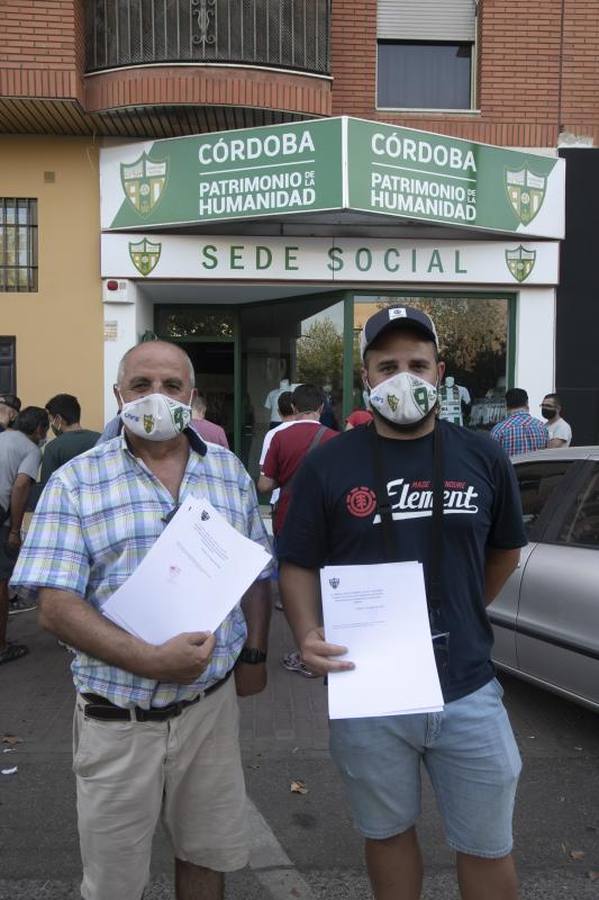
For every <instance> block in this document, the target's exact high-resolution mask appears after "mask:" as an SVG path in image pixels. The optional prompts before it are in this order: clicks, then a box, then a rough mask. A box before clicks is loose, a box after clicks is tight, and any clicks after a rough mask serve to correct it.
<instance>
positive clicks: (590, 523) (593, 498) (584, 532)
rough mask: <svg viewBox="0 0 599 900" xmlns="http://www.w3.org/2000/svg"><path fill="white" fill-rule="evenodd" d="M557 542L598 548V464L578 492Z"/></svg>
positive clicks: (591, 470)
mask: <svg viewBox="0 0 599 900" xmlns="http://www.w3.org/2000/svg"><path fill="white" fill-rule="evenodd" d="M558 540H559V542H560V543H561V544H578V545H579V546H582V547H599V463H595V464H594V465H593V467H592V468H591V469H590V471H589V477H588V478H587V479H585V482H584V484H583V485H582V487H581V489H580V490H579V491H578V493H577V496H576V502H575V503H573V504H572V506H571V508H570V509H569V510H568V514H567V515H566V518H565V519H564V524H563V526H562V529H561V531H560V533H559V536H558Z"/></svg>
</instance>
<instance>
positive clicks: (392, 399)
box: [387, 394, 399, 412]
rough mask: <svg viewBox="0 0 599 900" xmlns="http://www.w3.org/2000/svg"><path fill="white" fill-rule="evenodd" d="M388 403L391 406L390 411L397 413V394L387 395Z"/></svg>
mask: <svg viewBox="0 0 599 900" xmlns="http://www.w3.org/2000/svg"><path fill="white" fill-rule="evenodd" d="M387 403H388V404H389V409H390V410H392V411H393V412H395V411H396V409H397V407H398V406H399V397H397V396H396V395H395V394H387Z"/></svg>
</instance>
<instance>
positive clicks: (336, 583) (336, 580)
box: [329, 578, 340, 591]
mask: <svg viewBox="0 0 599 900" xmlns="http://www.w3.org/2000/svg"><path fill="white" fill-rule="evenodd" d="M329 584H330V585H331V587H332V588H333V590H334V591H336V590H337V588H338V587H339V584H340V579H339V578H329Z"/></svg>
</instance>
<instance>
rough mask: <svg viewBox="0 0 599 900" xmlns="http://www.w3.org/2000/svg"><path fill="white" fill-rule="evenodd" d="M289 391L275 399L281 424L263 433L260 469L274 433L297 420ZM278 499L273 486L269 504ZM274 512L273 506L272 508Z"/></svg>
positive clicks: (276, 491) (277, 492)
mask: <svg viewBox="0 0 599 900" xmlns="http://www.w3.org/2000/svg"><path fill="white" fill-rule="evenodd" d="M292 396H293V395H292V393H291V391H283V393H282V394H279V399H278V400H277V404H278V407H279V413H280V415H281V424H280V425H277V426H276V428H270V429H269V430H268V431H267V432H266V434H265V435H264V441H263V442H262V450H261V452H260V460H259V462H258V465H259V466H260V471H262V466H263V465H264V460H265V459H266V454H267V453H268V451H269V449H270V445H271V444H272V439H273V438H274V436H275V434H278V433H279V432H280V431H284V430H285V429H286V428H289V426H290V425H293V423H294V422H296V421H297V416H296V414H295V410H294V409H293V405H292V403H291V398H292ZM278 499H279V488H275V489H274V491H273V492H272V494H271V496H270V505H271V507H274V506H275V504H276V502H277V500H278ZM273 513H274V508H273Z"/></svg>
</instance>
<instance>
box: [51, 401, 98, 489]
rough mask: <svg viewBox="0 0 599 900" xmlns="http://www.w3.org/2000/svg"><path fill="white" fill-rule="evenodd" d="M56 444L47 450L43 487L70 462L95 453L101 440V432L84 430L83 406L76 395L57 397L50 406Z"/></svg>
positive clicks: (52, 444) (52, 443)
mask: <svg viewBox="0 0 599 900" xmlns="http://www.w3.org/2000/svg"><path fill="white" fill-rule="evenodd" d="M46 409H47V410H48V415H49V417H50V428H51V429H52V431H53V432H54V436H55V437H54V440H53V441H51V442H50V443H49V444H48V445H47V446H46V448H45V449H44V456H43V459H42V474H41V479H40V480H41V483H42V485H44V484H46V482H47V481H48V479H49V478H50V475H51V474H52V472H55V471H56V469H59V468H60V467H61V466H64V464H65V463H66V462H68V461H69V460H70V459H73V457H74V456H79V454H80V453H85V451H86V450H91V448H92V447H93V446H95V444H96V441H97V440H98V438H99V437H100V433H99V432H98V431H91V430H90V429H89V428H82V427H81V406H80V404H79V401H78V400H77V397H73V395H72V394H56V396H55V397H52V399H51V400H48V402H47V403H46Z"/></svg>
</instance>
